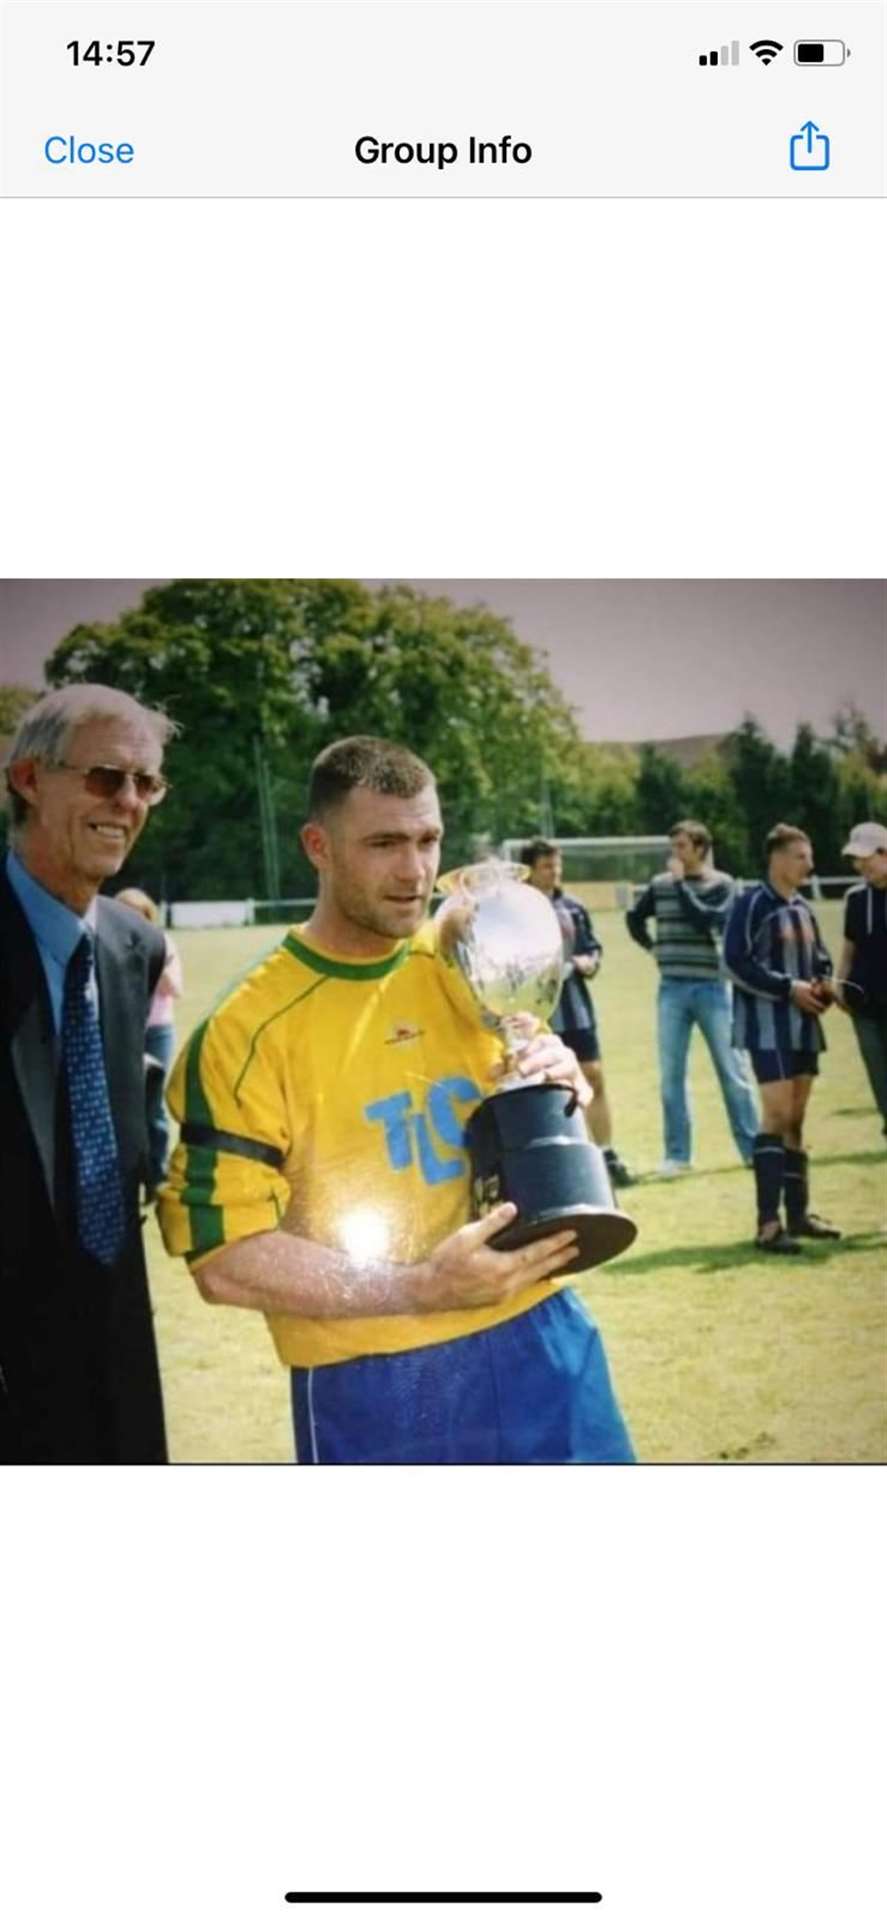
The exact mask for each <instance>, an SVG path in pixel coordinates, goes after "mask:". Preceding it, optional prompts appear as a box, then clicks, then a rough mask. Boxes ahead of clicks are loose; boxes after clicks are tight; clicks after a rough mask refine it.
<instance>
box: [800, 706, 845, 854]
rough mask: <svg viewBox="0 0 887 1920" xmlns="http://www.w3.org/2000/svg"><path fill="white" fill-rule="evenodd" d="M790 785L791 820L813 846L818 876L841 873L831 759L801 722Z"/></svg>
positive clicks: (836, 783)
mask: <svg viewBox="0 0 887 1920" xmlns="http://www.w3.org/2000/svg"><path fill="white" fill-rule="evenodd" d="M788 774H789V781H790V783H791V816H790V817H791V819H792V821H793V822H795V823H796V824H797V825H798V826H799V827H803V828H804V831H805V833H808V834H809V835H810V839H811V840H812V842H813V852H814V856H815V860H816V866H817V869H818V871H819V872H820V873H836V872H838V871H839V869H840V863H841V847H842V844H843V838H844V836H843V834H842V832H841V821H840V807H839V800H840V783H839V780H838V772H837V768H836V766H835V762H834V759H833V757H832V755H831V754H830V753H829V751H828V748H827V747H825V746H823V745H822V743H821V741H819V740H817V738H816V734H815V733H814V731H813V728H812V727H811V726H809V725H808V724H807V722H806V721H803V722H802V723H801V725H800V726H799V727H798V730H797V733H796V734H795V743H794V746H793V748H792V751H791V756H790V759H789V766H788Z"/></svg>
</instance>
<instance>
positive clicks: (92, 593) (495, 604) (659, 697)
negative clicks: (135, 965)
mask: <svg viewBox="0 0 887 1920" xmlns="http://www.w3.org/2000/svg"><path fill="white" fill-rule="evenodd" d="M157 584H159V583H158V582H155V581H149V580H5V581H0V679H2V680H3V681H5V682H18V683H21V684H24V685H27V686H33V687H34V688H35V689H37V690H39V689H40V688H41V687H42V685H43V680H42V666H43V662H44V660H45V659H46V657H47V655H48V654H49V653H51V652H52V650H53V648H54V647H55V646H56V644H57V643H58V641H59V640H60V639H61V638H62V637H63V636H64V634H65V633H67V632H68V631H69V629H70V628H71V627H72V626H74V625H76V624H77V622H78V621H91V620H113V619H115V618H116V616H117V615H118V614H119V613H120V612H122V610H123V609H124V608H126V607H132V606H134V605H136V604H137V603H138V601H139V599H140V597H141V594H142V593H143V591H144V589H145V588H146V587H147V586H152V585H157ZM367 584H368V585H376V584H379V583H377V582H368V583H367ZM410 584H411V585H413V586H415V587H418V588H420V589H421V590H422V591H423V592H427V593H432V594H448V595H449V596H450V597H451V598H452V599H454V600H456V601H457V602H459V603H460V604H466V605H467V604H471V603H472V602H476V601H479V600H480V601H483V602H484V603H485V604H486V605H487V606H489V607H490V608H492V609H493V611H494V612H496V613H500V614H506V615H508V616H510V618H511V619H512V621H513V623H514V626H515V629H516V631H517V633H518V634H519V636H520V638H521V639H523V640H525V641H527V642H528V643H529V644H530V645H531V646H533V647H535V648H537V649H538V650H540V651H542V652H544V653H546V654H547V665H548V669H549V672H550V673H551V675H552V678H553V679H554V680H555V682H556V683H557V685H558V686H559V687H560V689H561V691H562V693H563V694H564V695H565V696H566V698H567V699H568V700H569V701H570V702H571V703H572V705H573V706H574V707H575V708H576V711H577V715H578V719H579V723H580V725H581V727H582V730H583V732H584V734H585V736H586V738H587V739H589V740H601V741H604V740H625V741H639V740H669V739H674V738H676V737H679V736H681V735H684V734H696V733H726V732H729V731H730V729H731V728H732V727H735V726H736V725H738V723H739V721H740V720H741V719H742V717H743V714H744V713H746V712H752V713H754V714H755V715H756V717H757V718H758V719H759V720H760V721H761V723H762V724H763V725H764V726H765V727H766V729H767V731H768V732H769V733H770V735H771V737H772V738H773V739H774V740H775V741H777V743H778V744H779V745H780V746H788V745H789V744H790V742H791V740H792V739H793V737H794V733H795V729H796V727H797V724H798V722H799V721H801V720H809V721H810V722H811V724H812V725H813V726H814V727H815V729H816V730H817V732H820V733H825V732H828V730H829V724H830V721H831V718H832V715H833V714H834V713H835V711H836V709H837V708H838V707H839V706H841V705H842V704H844V703H845V702H847V701H852V702H853V703H854V704H855V705H856V706H858V707H860V708H861V709H862V711H863V712H864V713H865V714H866V715H867V717H868V719H869V722H870V724H871V726H872V727H873V729H874V730H875V732H876V733H877V734H878V735H879V736H880V737H881V738H884V737H887V583H885V582H884V581H871V580H726V581H718V580H658V581H657V580H640V581H637V580H513V581H509V580H467V581H466V580H415V581H412V582H411V583H410Z"/></svg>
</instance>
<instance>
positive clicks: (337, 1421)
mask: <svg viewBox="0 0 887 1920" xmlns="http://www.w3.org/2000/svg"><path fill="white" fill-rule="evenodd" d="M292 1404H293V1423H294V1426H295V1434H296V1456H297V1458H298V1460H299V1462H300V1464H301V1465H303V1466H398V1465H404V1466H495V1465H500V1464H501V1465H511V1466H518V1465H531V1464H537V1465H555V1464H557V1465H566V1464H573V1465H580V1464H592V1463H594V1464H599V1465H627V1464H629V1463H630V1462H632V1461H633V1460H634V1452H633V1449H632V1445H631V1441H630V1439H629V1437H628V1433H627V1431H626V1427H625V1422H624V1420H623V1418H622V1415H621V1413H620V1411H619V1407H618V1404H617V1401H616V1397H615V1394H614V1392H613V1388H612V1386H611V1384H610V1373H609V1368H608V1366H607V1359H606V1354H605V1353H604V1346H603V1341H602V1340H601V1336H600V1334H599V1332H598V1330H597V1327H596V1326H595V1324H594V1321H593V1320H592V1319H591V1316H590V1315H589V1313H588V1312H587V1310H586V1308H585V1307H584V1306H583V1305H582V1303H581V1301H580V1300H579V1299H578V1298H577V1296H576V1294H575V1293H573V1292H572V1291H571V1290H570V1289H569V1288H565V1289H563V1290H562V1291H559V1292H557V1293H553V1294H552V1295H551V1297H550V1299H548V1300H543V1301H541V1302H540V1304H539V1306H537V1307H532V1308H531V1309H530V1311H529V1312H528V1313H522V1314H519V1315H518V1316H517V1318H516V1319H514V1320H506V1321H504V1322H503V1323H502V1325H500V1326H497V1327H488V1328H486V1329H485V1330H484V1331H483V1332H481V1333H472V1334H466V1335H464V1336H463V1337H462V1338H461V1339H459V1340H446V1341H442V1342H441V1343H440V1344H439V1345H438V1346H432V1347H418V1348H413V1349H411V1350H410V1351H409V1352H408V1353H392V1354H368V1355H366V1356H365V1357H364V1358H362V1359H359V1360H343V1361H339V1362H336V1363H334V1364H333V1365H330V1366H323V1367H294V1368H293V1369H292Z"/></svg>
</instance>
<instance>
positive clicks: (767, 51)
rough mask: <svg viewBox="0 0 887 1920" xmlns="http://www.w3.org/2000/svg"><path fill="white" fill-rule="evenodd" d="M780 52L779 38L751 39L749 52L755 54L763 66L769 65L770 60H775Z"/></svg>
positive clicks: (780, 43) (780, 42)
mask: <svg viewBox="0 0 887 1920" xmlns="http://www.w3.org/2000/svg"><path fill="white" fill-rule="evenodd" d="M781 52H782V41H781V40H753V41H752V43H751V46H750V47H749V53H753V54H755V55H756V56H757V58H758V59H759V60H760V61H762V62H763V65H764V66H765V67H769V65H770V62H771V60H775V59H776V55H777V54H778V53H781Z"/></svg>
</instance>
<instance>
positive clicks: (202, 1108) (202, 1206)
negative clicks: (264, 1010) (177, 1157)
mask: <svg viewBox="0 0 887 1920" xmlns="http://www.w3.org/2000/svg"><path fill="white" fill-rule="evenodd" d="M208 1026H209V1020H204V1021H203V1023H202V1025H201V1026H199V1027H198V1028H197V1030H196V1032H195V1033H194V1035H193V1037H192V1040H191V1045H190V1046H189V1048H188V1061H187V1066H186V1068H185V1119H186V1120H192V1121H196V1122H197V1123H198V1124H199V1125H200V1126H205V1127H211V1126H212V1125H213V1115H212V1111H211V1109H210V1105H209V1101H208V1100H207V1097H206V1094H205V1092H204V1087H203V1081H202V1080H201V1077H200V1052H201V1048H202V1046H203V1042H204V1038H205V1036H206V1030H207V1027H208ZM217 1163H218V1155H217V1153H216V1151H215V1148H214V1147H198V1146H189V1147H188V1151H187V1158H186V1161H185V1184H184V1187H183V1189H182V1194H181V1199H182V1204H183V1206H185V1207H187V1209H188V1223H189V1226H190V1229H191V1246H192V1252H193V1253H195V1254H198V1253H212V1251H213V1249H214V1248H215V1247H220V1246H221V1245H222V1244H223V1242H224V1238H225V1234H224V1224H223V1212H222V1208H221V1207H216V1206H212V1205H211V1204H210V1203H209V1202H208V1201H207V1199H206V1195H207V1194H208V1193H212V1191H213V1187H214V1186H215V1179H216V1166H217Z"/></svg>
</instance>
